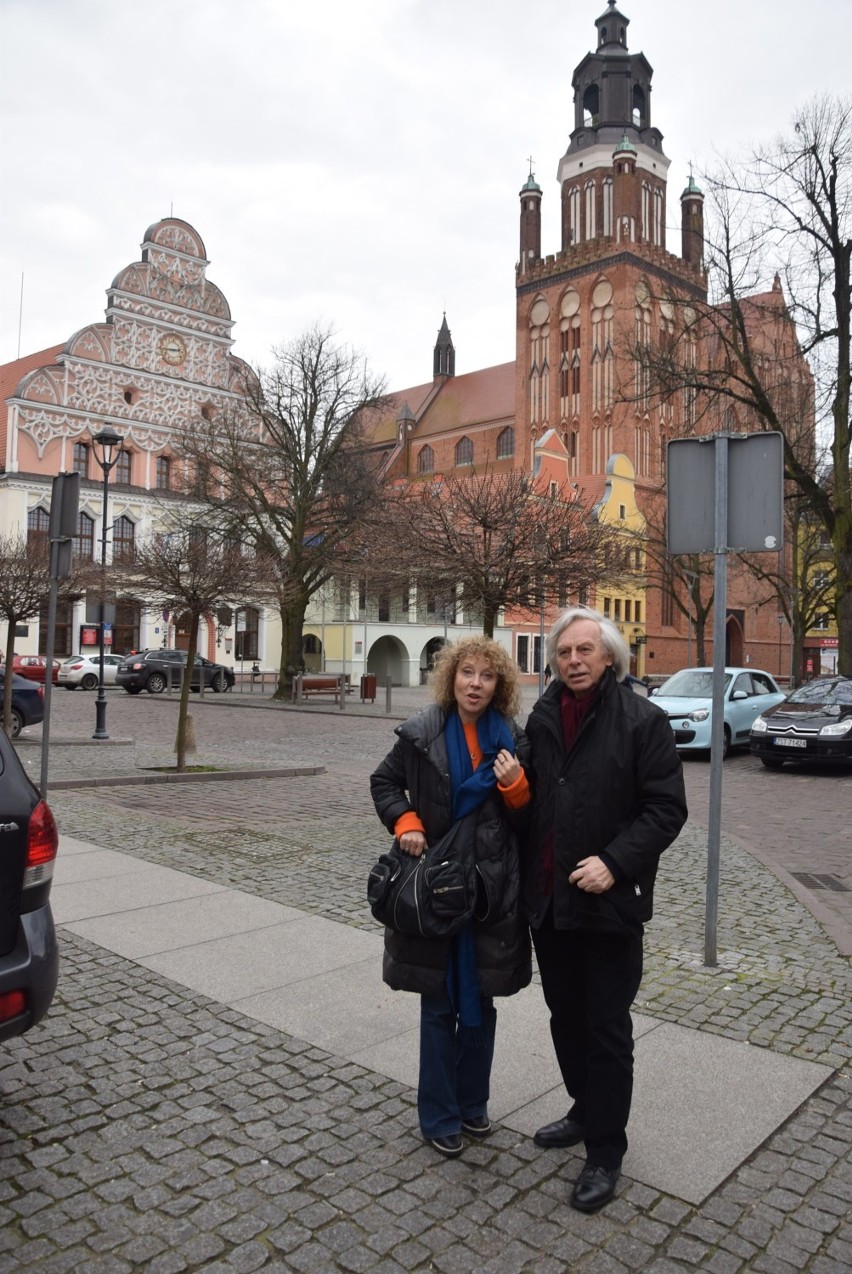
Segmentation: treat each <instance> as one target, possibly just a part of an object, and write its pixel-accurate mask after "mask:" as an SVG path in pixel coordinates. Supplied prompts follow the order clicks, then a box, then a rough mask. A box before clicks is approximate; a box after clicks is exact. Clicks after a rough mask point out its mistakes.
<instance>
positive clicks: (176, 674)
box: [115, 650, 234, 695]
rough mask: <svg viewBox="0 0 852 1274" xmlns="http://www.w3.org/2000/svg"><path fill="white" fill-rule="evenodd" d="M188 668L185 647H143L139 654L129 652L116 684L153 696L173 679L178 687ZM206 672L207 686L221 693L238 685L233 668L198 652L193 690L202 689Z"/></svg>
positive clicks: (131, 691)
mask: <svg viewBox="0 0 852 1274" xmlns="http://www.w3.org/2000/svg"><path fill="white" fill-rule="evenodd" d="M185 668H186V651H185V650H140V651H138V652H137V653H136V654H135V655H128V656H127V658H126V659H125V660H124V662H123V663H121V664H119V666H118V670H117V672H116V675H115V682H116V685H118V686H123V687H124V689H125V690H126V691H127V693H128V694H131V695H138V694H139V692H140V691H142V690H147V691H148V693H149V694H152V695H159V694H162V693H163V691H164V690H165V689H166V687H167V686H168V684H169V681H171V684H172V685H173V686H174V687H175V689H177V687H178V686H179V685H180V684H181V679H182V677H183V673H184V669H185ZM202 675H203V677H204V686H205V689H210V690H215V691H217V692H219V691H222V690H230V689H231V686H232V685H233V684H234V674H233V672H232V671H231V669H230V668H226V667H225V665H224V664H214V663H212V662H211V661H210V660H209V659H202V658H201V656H200V655H196V656H195V665H194V667H193V670H192V679H191V680H190V683H189V686H190V689H191V690H197V689H198V688H199V686H200V684H201V678H202Z"/></svg>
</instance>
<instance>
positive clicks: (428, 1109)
mask: <svg viewBox="0 0 852 1274" xmlns="http://www.w3.org/2000/svg"><path fill="white" fill-rule="evenodd" d="M480 1005H481V1008H482V1025H481V1026H479V1027H477V1028H476V1031H474V1032H472V1031H471V1030H470V1029H469V1028H465V1027H461V1028H460V1027H459V1024H458V1020H457V1018H456V1015H455V1013H454V1012H453V1008H452V1005H451V1004H450V1001H449V997H448V996H447V993H446V991H443V992H442V993H441V995H439V996H434V997H433V996H426V995H422V996H421V997H420V1079H419V1082H418V1086H417V1113H418V1115H419V1116H420V1131H421V1132H422V1133H423V1136H424V1137H427V1138H431V1137H449V1136H451V1135H452V1134H453V1133H458V1132H461V1125H462V1120H463V1119H465V1120H467V1119H476V1118H478V1117H480V1116H482V1115H485V1114H487V1113H488V1094H489V1087H490V1082H491V1062H492V1059H493V1057H494V1034H495V1031H496V1028H497V1010H496V1009H495V1008H494V1001H493V1000H492V999H491V998H490V997H486V996H483V997H482V998H481V999H480Z"/></svg>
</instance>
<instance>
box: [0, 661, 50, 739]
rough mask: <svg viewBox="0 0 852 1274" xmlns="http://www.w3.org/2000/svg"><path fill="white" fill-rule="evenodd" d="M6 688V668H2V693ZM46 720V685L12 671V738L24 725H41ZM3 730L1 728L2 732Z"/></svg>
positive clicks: (0, 673)
mask: <svg viewBox="0 0 852 1274" xmlns="http://www.w3.org/2000/svg"><path fill="white" fill-rule="evenodd" d="M5 690H6V669H5V668H0V695H3V694H4V693H5ZM43 720H44V686H39V685H33V683H32V682H31V681H27V679H26V677H19V676H18V674H17V673H16V672H13V673H12V738H13V739H17V737H18V735H19V734H20V733H21V731H22V730H23V728H24V726H28V725H39V724H40V723H41V722H42V721H43ZM2 733H3V731H2V729H0V734H2Z"/></svg>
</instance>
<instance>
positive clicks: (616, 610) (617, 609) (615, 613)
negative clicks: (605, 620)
mask: <svg viewBox="0 0 852 1274" xmlns="http://www.w3.org/2000/svg"><path fill="white" fill-rule="evenodd" d="M612 617H613V619H614V620H615V621H616V623H618V622H619V621H620V619H621V598H620V597H616V599H615V605H614V606H613V608H612Z"/></svg>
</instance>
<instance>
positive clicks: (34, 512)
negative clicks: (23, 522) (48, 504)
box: [27, 509, 50, 544]
mask: <svg viewBox="0 0 852 1274" xmlns="http://www.w3.org/2000/svg"><path fill="white" fill-rule="evenodd" d="M49 529H50V514H49V513H48V512H47V510H46V509H30V511H29V513H28V514H27V542H28V543H29V544H33V543H35V542H36V541H37V540H43V541H44V543H45V544H46V543H47V534H48V531H49Z"/></svg>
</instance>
